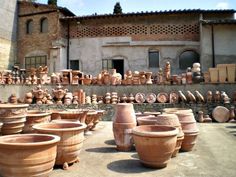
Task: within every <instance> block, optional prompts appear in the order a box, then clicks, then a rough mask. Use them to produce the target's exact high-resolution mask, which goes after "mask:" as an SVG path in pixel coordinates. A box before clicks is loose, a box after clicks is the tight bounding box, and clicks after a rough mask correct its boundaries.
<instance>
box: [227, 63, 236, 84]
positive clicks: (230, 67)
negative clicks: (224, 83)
mask: <svg viewBox="0 0 236 177" xmlns="http://www.w3.org/2000/svg"><path fill="white" fill-rule="evenodd" d="M235 70H236V64H227V79H228V82H229V83H235Z"/></svg>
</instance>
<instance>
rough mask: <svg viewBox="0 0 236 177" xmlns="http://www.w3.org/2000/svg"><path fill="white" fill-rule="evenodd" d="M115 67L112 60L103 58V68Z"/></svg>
mask: <svg viewBox="0 0 236 177" xmlns="http://www.w3.org/2000/svg"><path fill="white" fill-rule="evenodd" d="M109 69H113V65H112V60H108V59H103V60H102V70H107V71H108V70H109Z"/></svg>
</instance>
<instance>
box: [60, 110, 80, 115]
mask: <svg viewBox="0 0 236 177" xmlns="http://www.w3.org/2000/svg"><path fill="white" fill-rule="evenodd" d="M58 113H59V114H62V115H68V114H83V113H84V112H83V111H59V112H58Z"/></svg>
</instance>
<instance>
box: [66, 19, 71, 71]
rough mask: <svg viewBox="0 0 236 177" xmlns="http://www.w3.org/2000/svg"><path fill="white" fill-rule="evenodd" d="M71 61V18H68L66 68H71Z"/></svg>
mask: <svg viewBox="0 0 236 177" xmlns="http://www.w3.org/2000/svg"><path fill="white" fill-rule="evenodd" d="M69 62H70V20H69V19H68V20H67V55H66V68H67V69H69Z"/></svg>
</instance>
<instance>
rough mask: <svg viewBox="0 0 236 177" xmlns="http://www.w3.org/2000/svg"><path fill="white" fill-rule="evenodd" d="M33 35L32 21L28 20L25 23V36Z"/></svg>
mask: <svg viewBox="0 0 236 177" xmlns="http://www.w3.org/2000/svg"><path fill="white" fill-rule="evenodd" d="M32 33H33V20H32V19H30V20H28V21H27V22H26V34H32Z"/></svg>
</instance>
